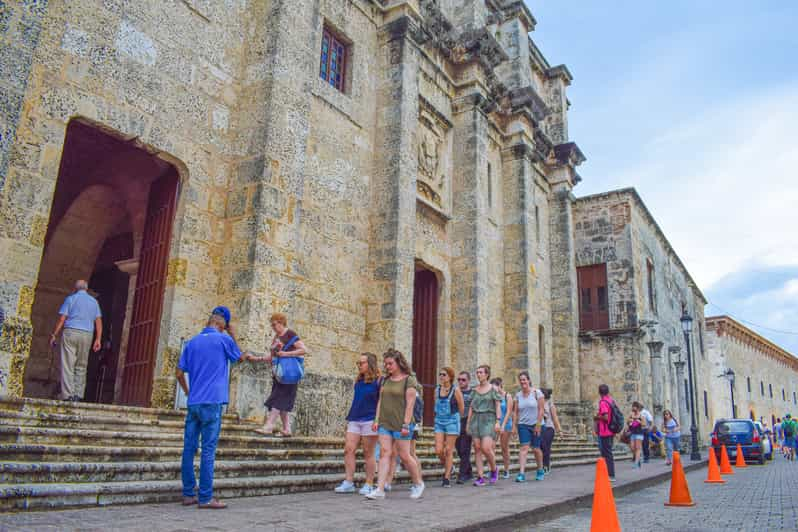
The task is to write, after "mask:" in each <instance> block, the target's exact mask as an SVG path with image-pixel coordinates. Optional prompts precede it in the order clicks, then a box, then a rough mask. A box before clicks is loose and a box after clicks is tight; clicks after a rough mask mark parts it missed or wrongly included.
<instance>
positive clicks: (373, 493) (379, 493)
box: [366, 489, 385, 501]
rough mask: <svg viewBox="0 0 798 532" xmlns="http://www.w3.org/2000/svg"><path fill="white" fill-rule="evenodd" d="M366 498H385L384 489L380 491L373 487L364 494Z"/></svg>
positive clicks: (374, 499) (373, 499)
mask: <svg viewBox="0 0 798 532" xmlns="http://www.w3.org/2000/svg"><path fill="white" fill-rule="evenodd" d="M366 498H367V499H370V500H372V501H376V500H378V499H384V498H385V492H384V491H380V490H378V489H373V490H371V491H370V492H368V494H367V495H366Z"/></svg>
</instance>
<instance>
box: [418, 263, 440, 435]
mask: <svg viewBox="0 0 798 532" xmlns="http://www.w3.org/2000/svg"><path fill="white" fill-rule="evenodd" d="M437 370H438V278H437V277H436V276H435V274H434V273H432V272H431V271H429V270H419V271H417V272H416V278H415V286H414V290H413V371H415V372H416V378H417V379H418V380H419V382H421V384H422V385H423V386H424V425H430V426H431V425H432V424H433V423H434V422H435V384H436V383H437V381H438V378H437V377H438V376H437Z"/></svg>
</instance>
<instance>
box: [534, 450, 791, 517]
mask: <svg viewBox="0 0 798 532" xmlns="http://www.w3.org/2000/svg"><path fill="white" fill-rule="evenodd" d="M704 479H706V469H702V470H700V471H695V472H692V473H688V474H687V483H688V485H689V486H690V494H691V495H692V498H693V502H695V503H696V505H695V506H693V507H691V508H668V507H665V505H664V502H665V501H666V500H667V498H668V489H669V484H668V483H663V484H660V485H657V486H654V487H650V488H647V489H643V490H638V491H635V492H634V493H631V494H629V495H627V496H624V497H621V498H616V501H615V503H616V507H617V509H618V518H619V519H620V521H621V527H622V528H623V530H624V532H638V531H639V532H648V531H651V530H679V531H683V532H688V531H689V532H698V531H701V532H710V531H721V530H723V531H726V530H737V531H746V532H748V531H763V530H798V462H787V461H786V460H784V459H781V458H780V457H777V458H776V460H775V462H771V463H769V464H767V465H764V466H756V465H750V464H749V467H747V468H745V469H743V470H740V469H735V472H734V475H732V476H730V477H725V476H724V479H725V480H726V483H725V484H705V483H704ZM590 515H591V511H590V509H584V510H580V511H577V512H574V513H572V514H570V515H567V516H563V517H560V518H558V519H554V520H551V521H546V522H541V523H538V524H537V525H535V526H534V527H529V528H528V530H530V531H531V530H543V531H546V532H572V531H577V530H589V529H590Z"/></svg>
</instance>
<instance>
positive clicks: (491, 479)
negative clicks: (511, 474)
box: [488, 469, 499, 484]
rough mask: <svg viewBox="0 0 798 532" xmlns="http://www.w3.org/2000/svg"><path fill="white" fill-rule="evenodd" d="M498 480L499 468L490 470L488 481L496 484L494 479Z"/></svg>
mask: <svg viewBox="0 0 798 532" xmlns="http://www.w3.org/2000/svg"><path fill="white" fill-rule="evenodd" d="M497 480H499V470H498V469H496V470H495V471H491V472H490V480H489V481H488V482H490V483H491V484H496V481H497Z"/></svg>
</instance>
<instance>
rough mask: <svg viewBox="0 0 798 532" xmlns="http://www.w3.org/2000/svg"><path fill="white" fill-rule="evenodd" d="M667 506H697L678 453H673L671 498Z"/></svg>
mask: <svg viewBox="0 0 798 532" xmlns="http://www.w3.org/2000/svg"><path fill="white" fill-rule="evenodd" d="M665 506H695V503H694V502H693V498H692V497H690V488H689V487H688V486H687V478H686V477H685V476H684V469H682V457H681V456H679V452H678V451H674V452H673V472H672V474H671V496H670V499H669V500H668V502H666V503H665Z"/></svg>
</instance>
